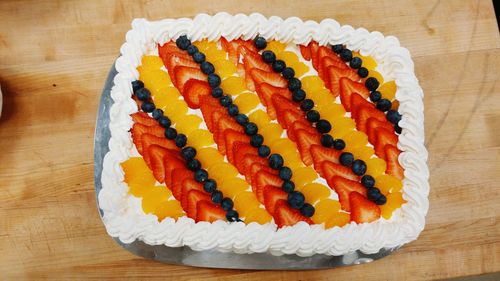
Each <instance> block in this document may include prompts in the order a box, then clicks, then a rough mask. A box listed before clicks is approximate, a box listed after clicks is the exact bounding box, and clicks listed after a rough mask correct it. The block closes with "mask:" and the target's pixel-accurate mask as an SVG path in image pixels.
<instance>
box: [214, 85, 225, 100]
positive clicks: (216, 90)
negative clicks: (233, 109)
mask: <svg viewBox="0 0 500 281" xmlns="http://www.w3.org/2000/svg"><path fill="white" fill-rule="evenodd" d="M222 94H224V92H223V91H222V89H221V88H220V87H216V88H212V97H214V98H220V97H222Z"/></svg>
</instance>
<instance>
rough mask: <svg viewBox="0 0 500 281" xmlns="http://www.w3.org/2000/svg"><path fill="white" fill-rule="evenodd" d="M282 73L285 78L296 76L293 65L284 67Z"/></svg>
mask: <svg viewBox="0 0 500 281" xmlns="http://www.w3.org/2000/svg"><path fill="white" fill-rule="evenodd" d="M281 75H282V76H283V78H285V79H292V78H293V77H295V70H293V68H291V67H287V68H285V69H283V71H282V72H281Z"/></svg>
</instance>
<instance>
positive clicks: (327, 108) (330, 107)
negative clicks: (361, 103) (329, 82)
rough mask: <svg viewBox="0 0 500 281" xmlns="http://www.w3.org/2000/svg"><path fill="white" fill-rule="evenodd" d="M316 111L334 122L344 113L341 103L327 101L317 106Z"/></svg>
mask: <svg viewBox="0 0 500 281" xmlns="http://www.w3.org/2000/svg"><path fill="white" fill-rule="evenodd" d="M318 112H319V113H320V115H321V118H323V119H326V120H328V121H330V123H332V124H333V123H334V122H336V121H337V119H340V118H343V117H344V115H345V109H344V107H343V106H342V105H341V104H338V103H329V104H326V105H323V106H318Z"/></svg>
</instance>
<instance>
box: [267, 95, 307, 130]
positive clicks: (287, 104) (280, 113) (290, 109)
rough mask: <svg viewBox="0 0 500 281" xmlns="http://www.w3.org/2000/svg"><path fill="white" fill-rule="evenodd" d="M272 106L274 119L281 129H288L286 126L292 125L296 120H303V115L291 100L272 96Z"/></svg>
mask: <svg viewBox="0 0 500 281" xmlns="http://www.w3.org/2000/svg"><path fill="white" fill-rule="evenodd" d="M271 101H272V104H273V106H274V108H275V109H276V115H277V116H276V117H277V119H278V122H279V123H280V124H281V126H282V127H283V128H285V129H286V128H288V124H292V123H294V122H295V121H296V120H301V119H304V118H305V117H304V116H305V115H304V113H303V112H302V111H301V110H300V109H299V107H298V106H297V105H296V104H295V103H294V102H292V101H291V100H289V99H287V98H286V97H283V96H281V95H273V96H272V97H271Z"/></svg>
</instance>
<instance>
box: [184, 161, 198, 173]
mask: <svg viewBox="0 0 500 281" xmlns="http://www.w3.org/2000/svg"><path fill="white" fill-rule="evenodd" d="M186 167H187V168H188V169H189V170H191V171H197V170H199V169H200V168H201V163H200V161H198V160H197V159H191V160H189V161H187V163H186Z"/></svg>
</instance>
